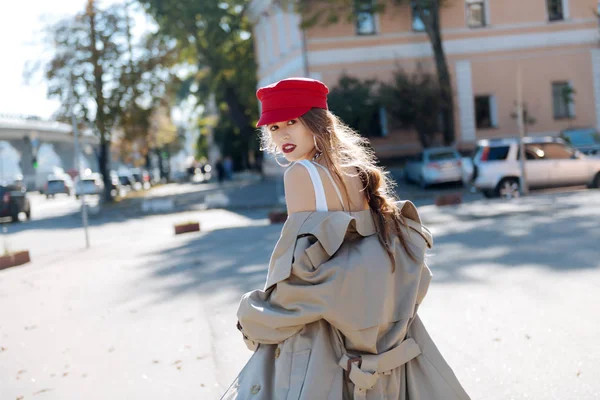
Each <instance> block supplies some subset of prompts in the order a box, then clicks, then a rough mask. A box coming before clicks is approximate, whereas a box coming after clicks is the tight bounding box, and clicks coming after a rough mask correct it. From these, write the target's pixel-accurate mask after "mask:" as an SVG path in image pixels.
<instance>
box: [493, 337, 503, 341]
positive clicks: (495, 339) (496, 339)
mask: <svg viewBox="0 0 600 400" xmlns="http://www.w3.org/2000/svg"><path fill="white" fill-rule="evenodd" d="M501 340H502V339H500V338H499V337H497V338H494V342H499V341H501Z"/></svg>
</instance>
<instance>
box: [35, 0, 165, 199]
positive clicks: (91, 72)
mask: <svg viewBox="0 0 600 400" xmlns="http://www.w3.org/2000/svg"><path fill="white" fill-rule="evenodd" d="M131 22H132V21H131V17H130V16H129V13H128V9H127V6H126V5H113V6H110V7H108V8H105V9H100V8H98V7H97V5H96V2H95V0H88V1H87V7H86V9H85V10H84V11H82V12H80V13H78V14H77V15H75V16H74V17H67V18H64V19H63V20H61V21H59V22H58V23H56V24H54V25H51V26H48V27H47V28H46V32H47V36H48V43H49V45H50V46H51V47H52V48H53V50H54V55H53V58H52V59H51V61H50V62H49V64H48V66H47V68H46V71H45V75H46V80H47V83H48V96H49V97H51V98H55V99H58V100H59V101H60V103H61V106H60V108H59V111H58V113H57V115H56V118H57V119H59V120H67V119H68V116H69V115H70V113H71V112H73V113H75V115H76V118H77V120H78V121H81V122H82V124H83V125H84V126H92V127H93V130H94V132H95V133H97V134H98V135H99V137H100V153H99V165H100V172H101V173H102V174H103V176H104V180H105V187H106V199H107V200H110V195H109V192H110V185H109V174H108V164H109V161H110V145H111V139H112V133H113V131H114V130H120V131H122V132H123V133H124V137H123V138H122V139H123V140H125V141H134V140H136V139H139V138H145V136H146V135H147V134H148V130H149V125H150V122H149V119H150V117H151V115H152V113H153V110H154V109H155V108H156V107H157V106H158V105H159V104H161V99H163V98H164V97H165V94H166V92H167V88H168V84H169V80H170V74H169V73H168V70H167V69H166V67H167V66H168V65H169V64H170V63H171V59H172V56H173V49H172V46H171V45H170V44H169V43H168V42H167V41H165V40H164V39H163V38H161V37H158V36H152V35H150V36H148V37H145V38H144V39H143V40H142V41H140V42H135V43H134V41H133V39H132V36H131V32H130V28H131Z"/></svg>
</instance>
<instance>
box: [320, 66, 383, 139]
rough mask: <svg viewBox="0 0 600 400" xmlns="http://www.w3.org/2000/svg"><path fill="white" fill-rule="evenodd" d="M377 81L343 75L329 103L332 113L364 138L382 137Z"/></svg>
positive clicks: (331, 92) (329, 97) (329, 96)
mask: <svg viewBox="0 0 600 400" xmlns="http://www.w3.org/2000/svg"><path fill="white" fill-rule="evenodd" d="M376 86H377V81H376V80H374V79H369V80H365V81H361V80H360V79H357V78H354V77H351V76H348V75H343V76H342V77H341V78H340V79H339V81H338V84H337V86H335V87H334V88H333V89H331V91H330V93H329V95H328V98H327V103H328V105H329V108H330V109H331V111H332V112H333V113H334V114H335V115H337V116H338V117H340V118H341V119H342V121H344V122H345V123H346V124H347V125H348V126H350V127H351V128H352V129H354V130H356V131H357V132H359V133H360V134H361V135H363V136H367V137H368V136H380V135H381V125H380V122H379V110H380V106H381V105H380V103H379V99H378V97H377V94H376V93H375V91H376Z"/></svg>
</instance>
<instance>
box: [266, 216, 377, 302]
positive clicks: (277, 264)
mask: <svg viewBox="0 0 600 400" xmlns="http://www.w3.org/2000/svg"><path fill="white" fill-rule="evenodd" d="M350 228H352V229H353V230H355V231H356V232H358V234H360V235H361V236H363V237H367V236H371V235H374V234H376V233H377V229H376V227H375V223H374V222H373V217H372V213H371V210H370V209H367V210H362V211H351V212H346V211H301V212H295V213H291V214H290V215H289V216H288V219H287V220H286V222H285V224H284V225H283V229H282V231H281V236H280V238H279V240H278V241H277V244H276V245H275V249H274V250H273V254H272V255H271V260H270V262H269V272H268V274H267V282H266V284H265V290H267V289H269V288H270V287H271V286H273V285H274V284H276V283H277V282H281V281H282V280H284V279H287V278H288V277H289V276H290V273H291V269H292V262H293V258H294V251H295V244H296V239H297V237H298V236H299V235H303V234H310V235H313V236H315V237H316V238H317V240H318V241H319V243H320V244H321V246H323V249H324V250H325V251H326V252H327V254H328V255H329V256H330V257H331V256H333V255H334V254H335V252H336V251H337V250H338V249H339V248H340V247H341V246H342V243H343V242H344V238H345V236H346V232H347V231H348V230H349V229H350Z"/></svg>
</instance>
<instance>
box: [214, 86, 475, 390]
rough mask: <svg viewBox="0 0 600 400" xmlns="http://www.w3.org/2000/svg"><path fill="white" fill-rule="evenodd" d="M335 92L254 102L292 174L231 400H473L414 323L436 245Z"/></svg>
mask: <svg viewBox="0 0 600 400" xmlns="http://www.w3.org/2000/svg"><path fill="white" fill-rule="evenodd" d="M327 93H328V89H327V87H326V86H325V85H324V84H323V83H321V82H319V81H316V80H311V79H303V78H291V79H284V80H282V81H279V82H277V83H275V84H273V85H270V86H267V87H264V88H261V89H259V90H258V92H257V96H258V99H259V100H260V101H261V103H262V114H261V118H260V120H259V121H258V124H257V126H261V127H263V131H262V143H263V149H266V150H269V151H271V152H273V153H275V154H278V153H280V152H282V153H283V154H284V155H285V158H286V159H287V161H288V162H289V163H288V164H281V165H282V166H290V167H289V168H288V170H287V171H286V173H285V177H284V182H285V196H286V202H287V208H288V219H287V221H286V223H285V225H284V226H283V230H282V232H281V237H280V238H279V241H278V242H277V245H276V247H275V250H274V251H273V254H272V256H271V260H270V264H269V272H268V275H267V280H266V285H265V288H264V290H255V291H253V292H250V293H247V294H245V295H244V296H243V297H242V300H241V303H240V307H239V310H238V319H239V322H238V329H240V330H241V331H242V334H243V337H244V340H245V342H246V344H247V345H248V347H249V348H250V349H251V350H254V351H255V354H254V355H253V356H252V357H251V359H250V361H249V362H248V364H247V365H246V366H245V368H244V369H243V370H242V372H241V373H240V375H239V376H238V378H237V379H236V380H235V381H234V383H233V384H232V386H231V388H230V389H229V390H228V392H227V393H226V394H225V395H224V396H223V398H224V399H265V400H267V399H268V400H278V399H287V400H290V399H292V400H299V399H302V400H327V399H331V400H333V399H335V400H341V399H357V400H358V399H368V400H375V399H394V400H395V399H420V400H437V399H440V400H442V399H443V400H452V399H468V398H469V397H468V395H467V394H466V393H465V391H464V390H463V388H462V387H461V385H460V384H459V382H458V380H457V379H456V377H455V375H454V373H453V372H452V370H451V369H450V367H449V366H448V365H447V364H446V362H445V361H444V359H443V358H442V356H441V354H440V353H439V351H438V350H437V348H436V347H435V345H434V343H433V342H432V340H431V338H430V337H429V336H428V334H427V332H426V331H425V329H424V327H423V325H422V324H421V322H420V320H419V318H418V316H417V313H416V311H417V307H418V305H419V304H420V303H421V301H422V300H423V297H424V296H425V293H426V291H427V287H428V285H429V282H430V279H431V274H430V271H429V269H428V267H427V265H426V264H425V261H424V256H425V250H426V248H429V247H431V245H432V239H431V234H430V233H429V231H428V230H427V229H426V228H425V227H423V226H422V225H421V221H420V219H419V215H418V213H417V210H416V209H415V207H414V206H413V205H412V203H410V202H395V201H394V196H393V194H392V193H393V192H392V187H391V186H392V185H391V181H390V180H389V178H388V177H387V175H386V174H385V173H384V172H383V171H382V170H381V169H380V168H379V167H377V166H376V165H375V160H374V155H373V153H372V152H371V151H370V150H369V149H368V148H367V141H366V140H365V139H363V138H361V137H360V136H359V135H358V134H356V133H355V132H353V131H352V130H351V129H350V128H348V127H347V126H345V125H344V124H343V123H342V122H341V121H339V120H338V119H337V118H336V117H335V116H334V115H333V114H332V113H330V112H329V111H328V110H327ZM340 188H341V189H342V190H340Z"/></svg>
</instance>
